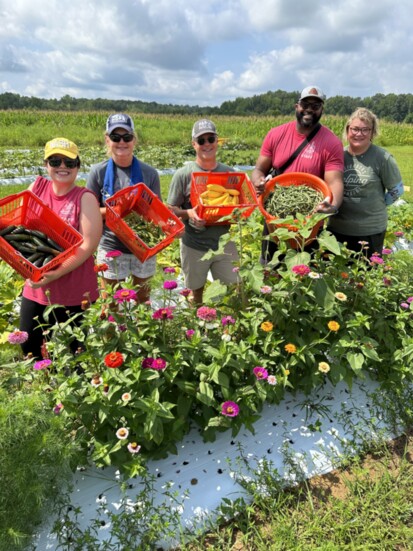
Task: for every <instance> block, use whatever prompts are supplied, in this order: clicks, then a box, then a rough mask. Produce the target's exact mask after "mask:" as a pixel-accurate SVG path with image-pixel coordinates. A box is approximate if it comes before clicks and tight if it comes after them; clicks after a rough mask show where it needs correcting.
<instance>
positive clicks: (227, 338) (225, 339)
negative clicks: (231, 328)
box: [221, 331, 232, 342]
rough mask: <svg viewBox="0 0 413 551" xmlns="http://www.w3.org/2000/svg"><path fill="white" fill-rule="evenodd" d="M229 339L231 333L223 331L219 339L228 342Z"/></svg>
mask: <svg viewBox="0 0 413 551" xmlns="http://www.w3.org/2000/svg"><path fill="white" fill-rule="evenodd" d="M231 339H232V338H231V335H230V334H229V333H227V332H226V331H224V333H223V334H222V336H221V340H222V341H224V342H230V341H231Z"/></svg>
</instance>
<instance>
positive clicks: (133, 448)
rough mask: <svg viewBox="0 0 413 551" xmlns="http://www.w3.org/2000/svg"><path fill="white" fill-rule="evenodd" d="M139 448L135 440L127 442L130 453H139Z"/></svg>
mask: <svg viewBox="0 0 413 551" xmlns="http://www.w3.org/2000/svg"><path fill="white" fill-rule="evenodd" d="M140 449H141V446H139V445H138V444H137V443H136V442H130V443H129V444H128V451H130V452H131V453H139V450H140Z"/></svg>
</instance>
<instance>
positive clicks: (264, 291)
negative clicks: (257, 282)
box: [260, 285, 272, 295]
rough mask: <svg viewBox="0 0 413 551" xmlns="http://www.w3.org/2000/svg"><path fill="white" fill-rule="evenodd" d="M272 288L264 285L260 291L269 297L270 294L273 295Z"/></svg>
mask: <svg viewBox="0 0 413 551" xmlns="http://www.w3.org/2000/svg"><path fill="white" fill-rule="evenodd" d="M271 290H272V289H271V287H270V286H269V285H264V286H263V287H261V289H260V291H261V293H262V294H263V295H268V293H271Z"/></svg>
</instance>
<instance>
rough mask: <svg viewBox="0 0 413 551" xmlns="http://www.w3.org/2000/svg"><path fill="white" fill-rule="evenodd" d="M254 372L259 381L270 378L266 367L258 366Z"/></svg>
mask: <svg viewBox="0 0 413 551" xmlns="http://www.w3.org/2000/svg"><path fill="white" fill-rule="evenodd" d="M252 371H253V373H254V375H255V376H256V377H257V379H266V378H267V377H268V371H267V370H266V369H265V368H264V367H261V366H257V367H254V369H253V370H252Z"/></svg>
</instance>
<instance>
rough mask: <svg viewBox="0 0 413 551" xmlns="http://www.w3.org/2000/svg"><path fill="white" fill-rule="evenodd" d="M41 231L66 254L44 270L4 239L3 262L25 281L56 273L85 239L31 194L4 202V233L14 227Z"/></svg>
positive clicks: (0, 212) (0, 223)
mask: <svg viewBox="0 0 413 551" xmlns="http://www.w3.org/2000/svg"><path fill="white" fill-rule="evenodd" d="M12 224H13V225H15V226H19V225H22V226H25V227H26V228H28V229H30V230H40V231H42V232H43V233H45V234H46V235H47V236H48V237H50V238H51V239H53V241H56V243H57V244H58V245H60V246H61V247H63V248H64V249H65V250H64V251H63V252H61V253H60V254H59V255H57V256H55V257H54V258H53V259H52V260H51V261H50V262H48V263H47V264H46V265H45V266H42V267H41V268H37V267H36V266H34V265H33V264H32V263H31V262H29V261H28V260H27V259H26V258H24V256H23V255H22V254H21V253H20V252H19V251H16V249H15V248H14V247H12V245H10V243H8V242H7V241H6V240H5V239H4V238H3V237H1V236H0V258H2V259H3V260H4V261H5V262H7V264H9V265H10V266H11V267H12V268H14V269H15V270H16V272H18V273H19V274H20V275H21V276H22V277H24V278H25V279H31V280H32V281H39V279H41V278H42V277H43V275H44V274H45V273H46V272H49V271H50V270H53V269H55V268H56V267H57V266H58V265H59V264H61V263H62V262H63V261H64V260H66V259H67V258H69V257H70V256H73V254H74V252H75V250H76V249H77V247H79V245H81V244H82V243H83V237H82V235H81V234H80V233H79V232H78V231H77V230H75V229H74V228H72V226H70V225H69V224H67V223H66V222H65V221H64V220H62V219H61V218H60V217H59V216H58V215H57V214H56V213H55V212H54V211H53V210H52V209H51V208H49V207H48V206H47V205H45V204H44V203H43V201H41V200H40V199H39V198H38V197H37V195H35V194H34V193H32V192H31V191H29V190H26V191H22V192H21V193H17V194H15V195H9V196H8V197H4V198H3V199H1V200H0V230H2V229H4V228H6V227H7V226H10V225H12Z"/></svg>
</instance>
